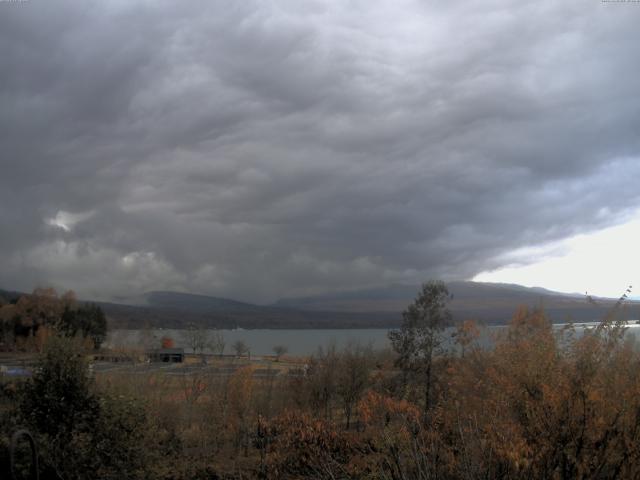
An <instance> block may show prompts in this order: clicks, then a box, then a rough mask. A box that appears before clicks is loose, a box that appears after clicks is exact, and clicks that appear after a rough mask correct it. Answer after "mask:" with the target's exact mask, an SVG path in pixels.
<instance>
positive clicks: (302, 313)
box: [0, 282, 640, 328]
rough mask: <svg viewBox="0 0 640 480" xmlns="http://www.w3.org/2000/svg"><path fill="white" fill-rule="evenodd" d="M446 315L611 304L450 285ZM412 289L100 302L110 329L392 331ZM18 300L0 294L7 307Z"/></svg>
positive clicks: (494, 315) (503, 287) (560, 318)
mask: <svg viewBox="0 0 640 480" xmlns="http://www.w3.org/2000/svg"><path fill="white" fill-rule="evenodd" d="M447 285H448V288H449V291H450V292H451V294H452V295H453V298H452V300H451V302H450V303H449V308H450V310H451V311H452V313H453V317H454V320H465V319H476V320H477V321H479V322H481V323H485V324H491V325H500V324H505V323H507V322H508V321H509V319H510V318H511V317H512V316H513V314H514V312H515V311H516V310H517V309H518V307H519V306H522V305H525V306H528V307H542V308H544V310H545V311H546V312H547V314H548V315H549V317H550V318H551V320H552V321H553V322H554V323H562V322H568V321H573V322H587V321H597V320H599V319H601V318H603V317H604V316H605V315H606V314H607V312H609V311H610V309H611V308H612V307H613V306H614V304H615V302H616V299H606V298H598V299H596V301H595V304H594V303H593V302H589V301H587V298H586V297H585V296H584V295H579V294H565V293H560V292H553V291H550V290H546V289H544V288H529V287H523V286H521V285H513V284H500V283H480V282H450V283H448V284H447ZM418 291H419V287H418V286H415V285H401V284H395V285H389V286H384V287H377V288H369V289H360V290H351V291H338V292H333V293H326V294H322V295H314V296H306V297H297V298H285V299H281V300H278V301H277V302H275V303H273V304H271V305H257V304H252V303H248V302H242V301H238V300H232V299H227V298H220V297H214V296H208V295H196V294H191V293H181V292H166V291H153V292H147V293H144V294H142V295H139V296H134V297H130V298H123V299H119V302H118V303H114V302H97V303H98V304H99V305H100V306H101V307H102V308H103V309H104V311H105V313H106V314H107V317H108V320H109V323H110V325H111V326H112V327H113V328H141V327H143V326H154V327H164V328H180V327H184V326H186V325H188V324H198V325H203V326H208V327H211V328H392V327H397V326H399V325H400V323H401V321H402V311H403V310H404V309H405V308H406V307H407V305H409V304H410V303H411V302H412V301H413V300H414V298H415V297H416V295H417V293H418ZM17 295H19V293H17V292H9V291H1V290H0V296H3V297H4V298H6V299H11V298H16V296H17ZM623 314H624V315H625V316H626V318H629V319H637V318H640V302H628V305H627V308H626V310H625V311H624V313H623Z"/></svg>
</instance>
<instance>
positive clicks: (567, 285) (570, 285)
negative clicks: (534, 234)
mask: <svg viewBox="0 0 640 480" xmlns="http://www.w3.org/2000/svg"><path fill="white" fill-rule="evenodd" d="M638 246H640V215H636V216H634V218H633V219H632V220H631V221H629V222H627V223H625V224H623V225H618V226H615V227H610V228H607V229H605V230H601V231H599V232H595V233H591V234H587V235H577V236H575V237H571V238H569V239H567V240H564V241H562V242H558V243H556V244H552V245H548V246H546V247H543V248H542V249H540V250H539V252H544V251H545V250H546V253H542V255H541V256H542V257H543V258H542V259H541V260H540V261H538V262H535V263H531V264H528V265H525V263H526V262H527V255H526V251H525V250H521V251H517V252H512V253H511V254H510V255H509V256H508V258H511V259H513V261H512V262H511V265H509V266H506V267H504V268H500V269H497V270H494V271H486V272H481V273H479V274H478V275H476V276H475V277H473V280H474V281H477V282H499V283H517V284H519V285H524V286H527V287H544V288H548V289H549V290H556V291H559V292H566V293H585V292H588V293H589V295H596V296H602V297H612V298H617V297H619V296H620V295H622V294H623V293H624V291H625V289H626V288H627V287H628V286H629V285H633V286H634V287H637V288H636V289H634V290H633V291H632V293H631V296H632V297H637V296H638V295H640V283H639V284H636V283H635V282H636V280H638V278H640V255H638V253H637V250H636V249H637V248H638Z"/></svg>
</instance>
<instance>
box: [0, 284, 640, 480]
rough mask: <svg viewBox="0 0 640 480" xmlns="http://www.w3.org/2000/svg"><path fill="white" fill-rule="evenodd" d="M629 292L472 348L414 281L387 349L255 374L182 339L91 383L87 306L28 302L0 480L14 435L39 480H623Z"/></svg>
mask: <svg viewBox="0 0 640 480" xmlns="http://www.w3.org/2000/svg"><path fill="white" fill-rule="evenodd" d="M35 293H37V295H36V294H35ZM628 293H629V291H627V292H625V294H624V295H623V296H622V297H621V298H620V299H619V300H618V301H617V302H615V304H614V305H613V306H612V308H610V311H609V313H608V314H607V315H606V316H605V317H603V319H602V321H601V322H600V323H599V324H598V325H597V326H596V327H595V328H593V329H591V330H589V331H586V332H584V333H583V334H581V335H577V334H576V332H575V330H574V327H573V326H571V325H567V327H566V328H565V330H564V332H563V335H562V336H558V335H556V334H555V330H554V327H553V325H552V323H551V321H550V319H549V317H548V316H547V315H546V313H545V312H544V311H543V310H542V309H540V308H528V307H524V306H523V307H521V308H519V309H517V311H515V312H514V314H513V316H512V318H511V321H510V322H509V324H508V325H507V326H506V328H505V329H503V330H502V331H501V332H500V333H499V334H497V335H496V338H495V344H494V345H493V347H492V348H482V347H481V346H480V345H479V338H480V337H481V335H482V333H483V332H482V330H483V327H481V326H480V325H479V324H478V323H477V322H475V321H473V320H465V321H457V322H456V321H454V320H453V319H452V315H451V312H450V310H449V308H448V306H449V304H450V300H451V299H450V294H449V292H448V289H447V286H446V285H445V284H443V283H441V282H427V283H426V284H424V285H423V288H422V289H421V290H420V292H419V294H418V296H417V297H416V298H415V300H414V301H413V302H412V303H411V304H409V305H408V306H407V308H406V309H405V310H404V313H403V314H402V318H401V321H400V322H399V324H400V328H398V329H397V330H394V331H393V332H392V333H391V334H390V343H391V345H392V348H391V349H389V350H386V351H375V350H373V349H371V348H370V347H366V346H363V345H359V344H356V343H351V344H348V345H345V346H344V347H342V348H336V347H335V346H333V347H328V348H321V349H318V351H316V352H315V353H314V354H313V355H311V356H309V357H304V358H296V357H294V356H292V355H289V354H288V352H287V351H286V346H284V345H274V349H273V350H274V351H273V355H271V356H265V357H262V358H259V359H256V358H255V357H254V358H251V357H250V352H248V351H247V349H246V345H242V344H240V343H238V342H236V344H234V345H227V346H225V345H224V342H225V340H224V338H214V337H210V336H207V335H205V334H203V333H202V332H203V331H202V330H201V327H198V326H195V325H193V326H191V328H188V329H187V331H186V333H185V338H184V339H182V340H184V341H185V342H187V344H189V343H188V342H189V341H190V342H191V343H190V350H191V351H193V354H192V355H189V356H188V358H186V359H185V360H187V361H185V362H183V363H181V364H162V363H160V364H157V363H154V362H149V361H148V359H147V358H145V356H146V352H147V351H148V350H149V349H159V348H165V349H167V350H171V349H172V348H173V347H174V345H173V342H174V340H175V339H171V338H163V339H162V345H154V344H153V343H150V344H149V345H140V346H139V348H138V349H122V350H121V351H120V352H118V354H120V355H122V356H126V358H127V362H128V364H127V365H128V366H127V368H104V369H100V368H96V365H98V364H97V363H96V362H95V361H94V359H95V358H96V356H97V355H105V353H106V351H105V350H104V349H101V344H102V342H103V340H104V338H105V336H106V322H103V320H104V315H103V314H101V307H99V306H92V305H85V304H82V303H80V302H77V300H76V299H75V297H74V296H73V295H71V294H65V295H63V296H61V297H58V296H57V295H56V294H55V292H53V291H51V290H41V291H38V292H34V295H32V296H30V298H28V299H26V300H17V301H15V302H14V303H11V302H9V303H5V304H3V305H0V314H1V316H0V319H1V320H2V322H3V330H2V332H3V337H2V342H3V345H4V346H5V349H6V350H11V349H12V350H13V353H12V352H10V353H7V354H6V355H8V356H11V355H21V356H22V357H23V358H30V359H32V360H33V361H34V362H35V366H34V368H33V370H32V372H31V374H30V375H29V376H19V375H17V376H13V377H12V376H7V375H0V378H1V379H2V381H1V386H0V388H1V390H0V430H1V432H2V436H0V441H1V444H0V462H1V466H2V469H3V470H2V471H7V470H6V468H7V465H8V442H9V434H10V433H11V432H14V431H16V430H17V429H20V428H27V429H29V431H30V432H32V433H33V435H34V436H35V438H36V443H37V445H38V448H39V455H40V460H41V461H40V478H41V479H46V480H48V479H72V478H73V479H87V480H88V479H105V480H107V479H116V478H127V479H154V480H155V479H157V480H169V479H175V480H187V479H195V480H198V479H202V480H205V479H206V480H210V479H229V480H230V479H303V478H312V479H327V480H328V479H383V480H385V479H392V480H405V479H406V480H409V479H416V480H422V479H436V478H438V479H461V478H463V479H480V478H504V479H525V478H527V479H530V478H535V479H538V478H540V479H546V478H557V479H573V478H637V477H638V476H639V475H640V352H639V351H638V349H637V348H636V345H635V343H634V342H633V341H631V340H630V339H629V338H628V336H626V335H625V331H626V322H625V320H624V315H623V313H624V311H625V306H626V304H627V300H626V299H627V294H628ZM5 324H8V326H7V325H5ZM9 326H11V327H12V328H9ZM103 326H104V329H103ZM5 327H6V328H5ZM444 331H446V332H451V333H450V336H451V344H452V345H454V346H455V348H450V347H449V346H448V344H447V343H444V342H441V341H440V338H441V337H440V336H441V334H442V332H444ZM9 342H13V344H12V348H7V345H8V343H9ZM150 342H155V340H154V339H150ZM216 344H217V348H218V351H219V355H204V353H203V352H204V349H205V347H211V346H212V345H213V346H216ZM225 348H226V352H227V354H226V355H225V354H224V352H225ZM15 352H21V353H15ZM3 355H4V354H3ZM18 468H19V469H22V471H23V472H27V471H28V469H29V462H28V459H27V458H26V457H25V458H23V456H18ZM25 478H26V477H25Z"/></svg>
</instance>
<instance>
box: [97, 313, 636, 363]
mask: <svg viewBox="0 0 640 480" xmlns="http://www.w3.org/2000/svg"><path fill="white" fill-rule="evenodd" d="M596 325H597V323H595V322H593V323H576V324H574V326H575V327H576V332H577V334H580V333H581V332H582V331H584V330H585V329H588V328H593V327H594V326H596ZM564 326H565V324H556V325H554V328H555V329H556V330H557V331H558V332H559V333H560V332H561V331H562V328H563V327H564ZM504 328H505V327H503V326H492V327H487V328H485V329H483V335H482V337H481V339H480V344H481V345H483V346H489V345H491V343H492V335H493V334H495V333H497V332H499V331H500V330H502V329H504ZM628 328H629V330H628V332H627V334H632V335H634V336H635V337H637V335H635V332H640V325H638V324H636V323H635V320H634V321H633V322H632V323H630V324H629V325H628ZM389 330H390V329H386V328H371V329H308V330H305V329H291V330H286V329H283V330H276V329H257V330H243V329H237V330H218V332H221V333H222V335H223V337H224V341H225V343H226V347H225V353H227V354H230V353H233V349H232V345H233V343H234V342H236V341H238V340H242V341H243V342H244V343H245V344H247V345H248V347H249V349H250V351H251V354H252V355H272V354H273V347H274V346H276V345H283V346H285V347H287V350H288V353H289V354H291V355H310V354H312V353H314V352H315V351H316V350H317V349H318V347H323V348H326V347H328V346H330V345H332V344H335V345H336V347H337V348H339V349H341V348H343V347H344V346H346V345H347V344H349V343H356V344H360V345H371V346H372V347H373V348H374V349H385V348H388V347H390V344H389V340H388V338H387V334H388V332H389ZM187 332H188V331H186V330H172V329H152V330H150V331H149V330H113V331H111V332H110V333H109V336H108V338H107V341H106V342H105V345H104V346H105V347H107V348H112V347H117V346H125V347H126V346H128V347H134V346H140V345H144V344H145V343H147V344H148V343H149V342H150V341H151V343H152V344H154V345H157V346H160V339H161V338H162V337H170V338H172V339H173V340H174V343H175V346H176V347H184V348H185V350H186V351H187V352H189V348H188V346H187V345H188V340H187V338H188V333H187ZM211 332H213V330H211ZM446 333H450V332H446Z"/></svg>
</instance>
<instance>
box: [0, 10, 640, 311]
mask: <svg viewBox="0 0 640 480" xmlns="http://www.w3.org/2000/svg"><path fill="white" fill-rule="evenodd" d="M639 20H640V7H638V6H637V5H636V4H633V3H600V2H595V1H594V2H584V1H583V0H575V1H573V0H568V1H564V2H556V1H553V0H548V1H541V2H516V1H512V0H492V1H487V2H457V1H452V2H424V1H408V0H407V1H405V0H402V1H398V0H396V1H389V2H374V3H372V2H365V1H360V0H355V1H344V0H335V1H329V0H327V1H315V2H314V1H310V2H300V1H298V0H290V1H280V2H275V1H274V2H271V1H263V0H259V1H258V0H256V1H255V2H254V1H243V2H235V1H217V0H209V1H195V0H193V1H191V0H189V1H186V2H183V1H181V2H176V1H160V2H157V1H140V2H122V1H115V0H114V1H106V2H105V1H86V2H75V1H54V2H41V1H39V0H29V1H23V2H0V145H1V146H2V151H1V153H0V221H1V222H2V235H1V236H0V264H1V265H2V268H1V269H0V286H4V287H5V288H21V289H30V288H33V287H34V286H35V285H38V284H54V285H57V286H61V287H68V288H74V289H76V290H77V291H78V292H79V293H80V294H81V295H83V296H86V297H94V298H116V297H118V296H122V295H129V294H133V293H139V292H141V291H145V290H150V289H177V290H189V291H193V292H201V293H209V294H216V295H227V296H235V297H238V298H242V299H248V300H255V301H269V300H272V299H274V298H275V297H278V296H284V295H295V294H303V293H305V294H306V293H313V292H317V291H322V290H328V289H337V288H343V287H363V286H369V285H375V284H384V283H390V282H417V281H420V280H423V279H425V278H427V277H441V278H446V279H450V278H469V277H472V276H473V275H475V274H476V273H478V272H480V271H482V270H485V269H488V268H495V267H498V266H500V262H501V261H504V260H500V259H504V258H505V256H504V254H505V252H509V251H511V250H514V249H517V248H522V247H528V246H539V245H543V244H545V243H546V242H551V241H556V240H559V239H562V238H565V237H567V236H570V235H572V234H575V233H577V232H588V231H592V230H596V229H599V228H602V227H604V226H607V225H611V224H615V223H619V222H621V221H624V220H625V219H626V218H627V216H628V215H629V213H630V212H631V211H634V210H636V209H637V208H638V206H639V204H640V202H639V200H640V198H639V197H640V189H638V186H637V179H638V178H640V95H639V94H638V82H637V79H638V78H639V76H640V63H638V61H637V60H638V58H640V52H639V51H638V50H639V49H640V47H639V46H640V31H639V30H638V28H637V25H638V22H639ZM522 260H523V261H535V260H536V258H535V257H531V258H524V259H522Z"/></svg>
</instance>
